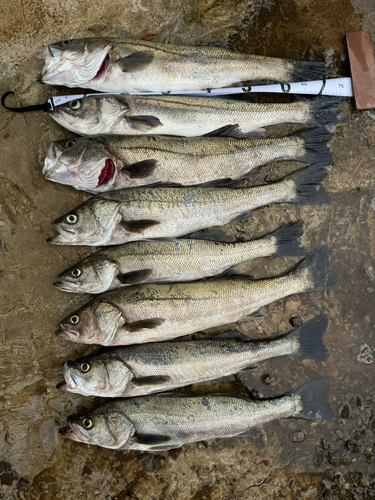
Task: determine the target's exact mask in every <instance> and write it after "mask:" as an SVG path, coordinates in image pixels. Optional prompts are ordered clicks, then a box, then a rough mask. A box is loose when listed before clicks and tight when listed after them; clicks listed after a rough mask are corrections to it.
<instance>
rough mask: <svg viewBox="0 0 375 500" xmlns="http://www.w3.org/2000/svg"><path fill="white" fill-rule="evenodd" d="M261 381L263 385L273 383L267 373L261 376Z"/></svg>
mask: <svg viewBox="0 0 375 500" xmlns="http://www.w3.org/2000/svg"><path fill="white" fill-rule="evenodd" d="M261 381H262V382H263V384H265V385H271V384H272V382H273V378H272V377H271V375H270V374H269V373H265V374H264V375H262V377H261Z"/></svg>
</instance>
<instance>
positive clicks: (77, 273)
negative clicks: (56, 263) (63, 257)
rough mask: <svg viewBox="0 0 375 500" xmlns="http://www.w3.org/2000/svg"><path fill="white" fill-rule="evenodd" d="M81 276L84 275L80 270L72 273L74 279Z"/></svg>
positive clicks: (74, 270)
mask: <svg viewBox="0 0 375 500" xmlns="http://www.w3.org/2000/svg"><path fill="white" fill-rule="evenodd" d="M81 274H82V271H81V270H80V269H73V271H72V276H73V277H74V278H78V276H81Z"/></svg>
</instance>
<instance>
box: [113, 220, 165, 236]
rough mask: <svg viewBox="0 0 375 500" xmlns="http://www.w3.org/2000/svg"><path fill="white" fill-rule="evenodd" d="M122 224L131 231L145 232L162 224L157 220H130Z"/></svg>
mask: <svg viewBox="0 0 375 500" xmlns="http://www.w3.org/2000/svg"><path fill="white" fill-rule="evenodd" d="M120 224H121V225H122V226H123V228H124V229H126V230H127V231H128V232H129V233H143V231H145V230H146V229H148V228H150V227H152V226H156V225H157V224H160V222H159V221H157V220H148V219H146V220H128V221H122V222H120Z"/></svg>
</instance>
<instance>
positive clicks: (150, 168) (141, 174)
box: [125, 160, 157, 179]
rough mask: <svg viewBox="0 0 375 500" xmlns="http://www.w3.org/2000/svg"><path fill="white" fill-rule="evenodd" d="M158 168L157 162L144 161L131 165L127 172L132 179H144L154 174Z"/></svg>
mask: <svg viewBox="0 0 375 500" xmlns="http://www.w3.org/2000/svg"><path fill="white" fill-rule="evenodd" d="M156 166H157V161H156V160H143V161H138V162H137V163H133V164H132V165H129V166H128V167H126V168H125V170H126V171H127V173H128V175H129V177H130V178H131V179H144V178H146V177H150V175H152V174H153V173H154V170H155V168H156Z"/></svg>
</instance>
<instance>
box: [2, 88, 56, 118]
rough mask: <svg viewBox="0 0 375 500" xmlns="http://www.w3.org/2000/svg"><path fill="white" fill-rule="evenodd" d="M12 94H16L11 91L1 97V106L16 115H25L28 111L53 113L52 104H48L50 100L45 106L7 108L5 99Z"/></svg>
mask: <svg viewBox="0 0 375 500" xmlns="http://www.w3.org/2000/svg"><path fill="white" fill-rule="evenodd" d="M12 94H14V92H12V91H11V90H10V91H9V92H5V94H3V95H2V96H1V105H2V106H3V107H4V108H5V109H8V110H9V111H15V112H16V113H24V112H26V111H45V112H46V111H51V104H50V103H49V102H48V100H47V101H46V102H44V103H43V104H34V105H33V106H23V107H20V108H11V107H9V106H6V105H5V99H6V98H7V97H8V96H9V95H12Z"/></svg>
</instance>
